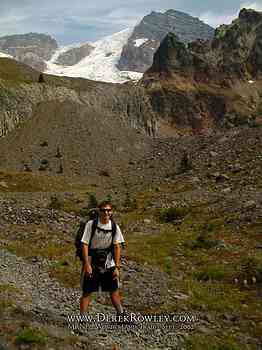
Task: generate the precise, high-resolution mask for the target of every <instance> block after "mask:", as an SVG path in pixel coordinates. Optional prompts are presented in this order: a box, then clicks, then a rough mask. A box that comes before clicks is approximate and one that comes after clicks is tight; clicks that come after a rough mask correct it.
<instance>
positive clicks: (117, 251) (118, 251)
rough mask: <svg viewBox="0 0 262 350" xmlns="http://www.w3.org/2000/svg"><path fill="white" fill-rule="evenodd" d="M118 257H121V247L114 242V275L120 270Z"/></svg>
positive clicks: (117, 275)
mask: <svg viewBox="0 0 262 350" xmlns="http://www.w3.org/2000/svg"><path fill="white" fill-rule="evenodd" d="M120 258H121V248H120V244H119V243H116V244H114V260H115V266H116V269H115V272H114V273H115V276H116V277H119V271H120Z"/></svg>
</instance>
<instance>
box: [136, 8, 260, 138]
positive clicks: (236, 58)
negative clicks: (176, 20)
mask: <svg viewBox="0 0 262 350" xmlns="http://www.w3.org/2000/svg"><path fill="white" fill-rule="evenodd" d="M261 33H262V13H257V12H255V11H253V10H246V9H243V10H241V12H240V14H239V18H238V19H236V20H235V21H233V22H232V24H231V25H223V26H221V27H220V28H218V29H217V30H216V32H215V37H214V39H213V40H212V41H211V42H207V41H202V40H198V41H196V42H193V43H190V44H189V45H188V48H186V47H185V45H184V44H183V43H182V42H179V41H178V38H177V37H176V36H175V35H174V34H173V33H169V34H168V35H167V36H166V38H165V39H164V40H163V41H162V43H161V45H160V47H159V49H158V50H157V52H156V54H155V56H154V61H153V65H152V67H151V68H150V69H149V70H148V71H147V72H146V73H145V74H144V78H143V84H144V86H146V87H147V89H148V92H149V94H150V96H151V104H152V106H153V110H154V111H155V112H156V113H157V114H158V115H159V118H160V120H162V124H165V129H167V125H166V124H168V130H169V131H170V130H171V134H172V133H175V132H178V133H180V132H181V131H182V133H184V132H186V133H187V132H189V133H192V132H193V133H198V132H208V131H210V130H212V129H216V128H218V127H220V126H222V125H231V126H233V125H235V123H236V125H239V124H238V123H240V124H246V125H251V124H252V122H251V120H253V121H256V122H259V123H260V122H261V113H260V107H259V106H260V105H261V97H260V95H259V93H258V89H259V88H260V85H258V86H257V87H255V86H252V85H251V84H252V82H253V81H254V80H258V79H259V78H260V77H261V73H262V71H261V69H262V65H261V63H262V59H261V57H262V56H261V54H262V35H261ZM250 122H251V124H250ZM160 124H161V122H160ZM162 129H163V128H162Z"/></svg>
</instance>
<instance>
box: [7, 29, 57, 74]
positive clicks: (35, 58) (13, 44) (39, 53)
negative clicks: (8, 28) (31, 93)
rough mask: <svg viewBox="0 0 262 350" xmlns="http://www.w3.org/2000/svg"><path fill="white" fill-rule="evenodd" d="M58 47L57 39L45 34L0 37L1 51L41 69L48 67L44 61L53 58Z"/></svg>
mask: <svg viewBox="0 0 262 350" xmlns="http://www.w3.org/2000/svg"><path fill="white" fill-rule="evenodd" d="M57 47H58V45H57V42H56V41H55V39H53V38H51V36H50V35H45V34H37V33H28V34H21V35H9V36H4V37H1V38H0V51H2V52H5V53H7V54H9V55H11V56H13V57H14V58H15V59H17V60H18V61H20V62H23V63H25V64H28V65H30V66H31V67H33V68H35V69H37V70H40V71H43V70H44V69H45V68H46V65H45V62H44V61H45V60H48V59H50V58H51V56H52V54H53V52H54V50H56V49H57Z"/></svg>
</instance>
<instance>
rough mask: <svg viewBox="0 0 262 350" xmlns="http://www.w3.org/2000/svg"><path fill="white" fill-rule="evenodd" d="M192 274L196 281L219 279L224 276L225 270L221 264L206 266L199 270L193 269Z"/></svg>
mask: <svg viewBox="0 0 262 350" xmlns="http://www.w3.org/2000/svg"><path fill="white" fill-rule="evenodd" d="M193 276H194V278H196V279H197V280H198V281H210V280H211V281H214V280H215V281H221V280H223V279H224V278H225V276H226V272H225V270H224V268H223V267H222V266H207V267H206V268H204V269H202V270H200V271H195V272H194V273H193Z"/></svg>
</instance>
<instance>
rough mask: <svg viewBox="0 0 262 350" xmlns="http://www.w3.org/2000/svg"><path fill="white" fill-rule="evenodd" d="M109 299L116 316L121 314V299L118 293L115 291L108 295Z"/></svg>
mask: <svg viewBox="0 0 262 350" xmlns="http://www.w3.org/2000/svg"><path fill="white" fill-rule="evenodd" d="M110 298H111V302H112V304H113V305H114V308H115V309H116V311H117V313H118V314H122V313H123V306H122V304H121V298H120V295H119V291H118V290H117V291H115V292H112V293H110Z"/></svg>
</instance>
